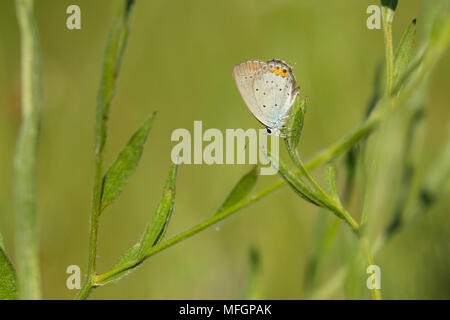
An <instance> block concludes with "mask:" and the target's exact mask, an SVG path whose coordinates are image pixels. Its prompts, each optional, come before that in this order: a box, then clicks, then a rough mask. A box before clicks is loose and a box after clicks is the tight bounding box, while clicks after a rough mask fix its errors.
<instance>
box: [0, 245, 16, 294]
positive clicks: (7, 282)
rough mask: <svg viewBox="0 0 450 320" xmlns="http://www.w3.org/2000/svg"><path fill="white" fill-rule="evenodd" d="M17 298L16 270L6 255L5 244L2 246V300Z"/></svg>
mask: <svg viewBox="0 0 450 320" xmlns="http://www.w3.org/2000/svg"><path fill="white" fill-rule="evenodd" d="M16 298H17V282H16V272H15V271H14V268H13V266H12V264H11V262H10V261H9V259H8V257H7V256H6V253H5V251H4V250H3V246H1V247H0V300H15V299H16Z"/></svg>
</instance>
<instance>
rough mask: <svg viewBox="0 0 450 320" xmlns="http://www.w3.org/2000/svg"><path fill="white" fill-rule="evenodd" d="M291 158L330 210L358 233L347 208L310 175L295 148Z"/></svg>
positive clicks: (355, 223) (356, 225)
mask: <svg viewBox="0 0 450 320" xmlns="http://www.w3.org/2000/svg"><path fill="white" fill-rule="evenodd" d="M292 160H294V162H295V164H296V166H297V167H298V168H299V169H300V173H301V174H302V175H304V176H305V177H306V178H307V179H308V181H309V182H311V184H312V185H313V187H314V188H315V189H316V190H317V191H318V192H320V194H322V196H323V197H324V198H325V199H326V201H327V202H328V205H329V207H330V209H331V210H332V211H334V212H335V213H336V214H337V215H338V216H339V217H340V218H342V219H343V220H344V221H345V222H346V223H347V224H348V225H349V226H350V227H351V228H352V230H353V232H355V234H356V235H359V225H358V223H357V222H356V221H355V219H353V217H352V216H351V215H350V213H348V212H347V210H346V209H345V208H344V207H343V206H342V205H341V204H340V203H338V202H337V201H335V199H333V198H332V197H330V195H329V194H328V192H326V191H325V190H324V189H323V188H322V187H321V186H320V185H319V184H318V183H317V182H316V180H315V179H314V178H313V177H312V176H311V174H310V173H309V171H308V170H307V169H306V168H305V166H304V165H303V162H302V161H301V159H300V155H299V154H298V151H297V150H296V151H295V152H294V154H293V155H292Z"/></svg>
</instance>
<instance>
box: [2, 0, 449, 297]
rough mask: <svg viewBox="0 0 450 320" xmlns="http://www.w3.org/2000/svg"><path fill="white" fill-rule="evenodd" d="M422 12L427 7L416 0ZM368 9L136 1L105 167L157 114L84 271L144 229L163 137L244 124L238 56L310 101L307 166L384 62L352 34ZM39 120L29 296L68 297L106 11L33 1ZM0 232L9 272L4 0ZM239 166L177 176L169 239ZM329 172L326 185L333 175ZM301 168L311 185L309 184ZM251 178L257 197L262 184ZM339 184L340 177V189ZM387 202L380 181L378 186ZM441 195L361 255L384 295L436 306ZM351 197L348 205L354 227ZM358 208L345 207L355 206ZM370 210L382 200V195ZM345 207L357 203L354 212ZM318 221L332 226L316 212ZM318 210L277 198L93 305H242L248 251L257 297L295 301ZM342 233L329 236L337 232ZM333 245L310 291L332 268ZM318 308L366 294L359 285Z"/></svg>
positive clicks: (222, 190)
mask: <svg viewBox="0 0 450 320" xmlns="http://www.w3.org/2000/svg"><path fill="white" fill-rule="evenodd" d="M423 2H433V1H423ZM70 4H77V5H79V6H80V7H81V15H82V29H81V30H74V31H70V30H68V29H67V28H66V25H65V21H66V18H67V14H66V13H65V11H66V8H67V6H68V5H70ZM370 4H378V1H374V0H373V1H365V0H351V1H331V0H324V1H316V0H303V1H288V0H263V1H261V0H246V1H241V0H229V1H208V0H189V1H187V0H184V1H179V0H177V1H164V0H152V1H144V0H138V1H137V3H136V10H135V17H134V20H133V22H132V29H131V33H130V37H129V41H128V46H127V49H126V53H125V56H124V60H123V65H122V69H121V73H120V77H119V83H118V89H117V92H116V97H115V99H114V102H113V105H112V113H111V120H110V128H109V138H108V139H109V140H108V144H107V159H106V163H110V162H111V161H112V160H113V159H114V157H115V155H116V154H117V153H118V152H119V151H120V149H121V148H122V146H123V145H124V144H125V143H126V141H127V140H128V138H129V136H130V135H131V133H132V132H133V131H134V130H135V128H137V126H138V125H139V124H140V123H141V122H142V120H143V119H144V118H145V117H146V116H147V115H148V114H149V113H151V112H153V111H155V110H157V111H158V116H157V119H156V121H155V123H154V126H153V129H152V131H151V133H150V137H149V141H148V142H147V145H146V149H145V151H144V154H143V157H142V159H141V162H140V165H139V167H138V170H137V172H136V174H135V175H134V176H133V177H132V179H131V181H130V183H129V184H128V185H127V187H126V188H125V190H124V192H123V193H122V195H121V196H120V199H119V201H117V202H116V203H115V204H114V205H113V206H111V207H109V208H108V209H107V211H105V212H104V213H103V214H102V217H101V225H100V235H99V251H98V252H99V259H98V269H99V271H106V270H107V269H109V268H110V267H111V266H112V265H113V264H114V263H115V262H116V260H117V258H118V257H119V256H120V254H121V253H122V252H123V251H125V250H126V249H127V248H128V247H130V246H131V245H133V244H134V243H135V241H136V240H137V239H138V237H139V236H140V234H141V232H142V231H143V230H144V227H145V225H146V224H147V222H148V221H149V219H150V217H151V215H152V213H153V211H154V209H155V207H156V204H157V202H158V201H159V199H160V196H161V190H162V185H163V183H164V180H165V178H166V175H167V171H168V168H169V164H170V151H171V148H172V147H173V146H174V145H175V143H173V142H171V141H170V135H171V133H172V131H173V130H174V129H176V128H187V129H189V130H192V129H193V121H194V120H202V121H203V127H204V128H218V129H221V130H225V129H226V128H251V127H259V124H258V123H257V121H256V120H255V119H254V118H253V117H252V116H251V114H250V113H249V112H248V110H247V108H246V107H245V105H244V103H243V101H242V99H241V98H240V96H239V93H238V91H237V89H236V87H235V84H234V81H233V79H232V76H231V69H232V67H233V66H234V65H235V64H236V63H239V62H240V61H242V60H246V59H251V58H255V59H271V58H280V59H283V60H285V61H287V62H288V63H290V64H293V65H295V67H294V72H295V74H296V77H297V80H298V82H299V84H300V86H301V89H302V95H307V96H308V97H309V98H310V101H311V103H310V106H309V110H308V114H307V119H306V123H305V128H304V131H303V136H302V142H301V153H302V155H303V157H304V158H310V157H311V156H312V155H313V154H314V153H315V152H317V151H318V150H320V149H322V148H324V147H326V146H327V145H328V144H330V143H332V142H333V141H335V140H336V139H338V138H340V137H341V136H343V135H344V134H345V133H346V132H347V131H348V130H350V129H351V128H353V127H354V126H356V125H357V124H358V123H359V122H360V121H361V119H362V118H363V116H364V113H365V106H366V104H367V101H368V99H369V97H370V95H371V91H372V79H373V77H374V72H375V66H376V64H377V63H378V62H379V61H382V60H383V57H384V44H383V33H382V31H381V30H369V29H367V27H366V19H367V17H368V15H367V14H366V8H367V7H368V5H370ZM35 11H36V18H37V22H38V26H39V33H40V41H41V52H42V69H43V94H44V101H43V109H42V125H41V135H40V143H39V151H38V209H37V211H38V212H37V214H38V221H39V238H40V258H41V268H42V278H43V279H42V280H43V294H44V298H48V299H70V298H72V297H73V296H74V295H75V293H76V292H75V291H70V290H68V289H67V288H66V285H65V283H66V277H67V274H66V273H65V271H66V268H67V266H68V265H72V264H76V265H79V266H80V267H81V268H82V272H83V273H84V272H85V271H86V264H87V249H88V234H89V231H88V228H89V210H90V199H91V187H92V180H93V149H94V111H95V105H96V95H97V89H98V85H99V80H100V73H101V65H102V57H103V51H104V45H105V41H106V36H107V31H108V28H109V25H110V22H111V16H112V4H111V3H110V1H108V0H96V1H88V0H85V1H81V0H75V1H66V0H59V1H50V0H40V1H36V5H35ZM424 12H425V9H424V5H423V3H422V1H416V0H408V1H402V0H400V3H399V6H398V9H397V14H396V18H395V23H394V41H395V43H397V42H398V40H399V39H400V36H401V34H402V33H403V30H404V29H405V28H406V27H407V24H408V23H409V22H410V21H411V20H412V19H413V18H416V17H417V18H418V30H419V31H418V39H417V43H418V44H422V43H423V42H421V41H422V40H423V39H421V36H422V33H421V32H420V30H421V27H422V26H421V24H420V21H421V20H420V18H421V16H422V15H423V14H424ZM0 30H1V31H0V103H1V106H0V182H1V183H0V232H1V233H2V234H3V237H4V239H5V245H6V248H7V249H8V252H9V253H10V256H11V258H12V260H13V261H14V213H13V207H12V200H11V172H12V158H13V150H14V144H15V139H16V137H17V132H18V128H19V125H20V54H19V53H20V42H19V33H18V26H17V21H16V16H15V11H14V2H13V1H1V2H0ZM449 57H450V52H447V53H446V54H445V55H444V57H443V59H441V60H440V62H439V64H438V66H437V68H436V69H435V70H434V73H433V74H432V77H431V78H430V85H429V88H428V96H427V100H426V101H427V105H426V118H425V132H424V142H425V143H424V147H423V151H422V153H421V155H420V157H421V163H422V164H423V167H427V166H428V165H429V164H430V160H431V159H432V158H433V157H434V156H435V154H436V153H437V152H438V150H439V149H440V147H441V146H442V144H443V142H444V140H445V139H446V135H447V126H448V122H449V118H450V117H449V116H450V110H449V101H450V91H449V90H448V88H449V85H450V79H449V74H450V59H449ZM249 168H250V166H248V165H212V166H207V165H184V166H182V167H181V168H180V170H179V178H178V184H177V199H176V204H175V211H174V213H173V218H172V221H171V224H170V226H169V229H168V233H167V234H168V235H170V234H173V233H177V232H180V231H182V230H185V229H186V228H188V227H190V226H193V225H194V224H196V223H199V222H201V221H203V219H206V218H207V217H209V216H210V215H211V214H212V213H213V212H214V210H215V209H217V207H218V206H219V205H220V204H221V202H222V201H223V200H224V198H225V197H226V195H227V193H228V192H229V190H230V189H231V188H232V186H233V185H234V184H235V183H236V181H237V180H238V179H239V178H240V177H241V175H242V174H244V173H245V172H246V171H247V170H248V169H249ZM341 169H342V168H341V166H339V165H338V176H340V177H341V178H342V176H343V175H344V174H343V173H342V170H341ZM322 171H323V170H321V169H319V170H318V171H316V172H317V173H315V174H317V175H318V177H319V178H320V176H321V172H322ZM277 180H278V177H276V176H272V177H268V176H265V177H261V179H260V181H259V182H258V185H257V187H256V190H260V189H261V188H263V187H264V186H267V185H270V184H271V183H273V182H274V181H277ZM341 180H342V179H341ZM380 193H384V194H385V196H386V194H388V195H389V184H385V186H384V187H382V188H381V189H380ZM449 195H450V193H449V188H448V186H447V190H446V192H445V193H444V196H443V197H442V198H441V199H440V200H439V201H438V202H437V203H436V205H435V206H434V207H433V208H432V210H430V211H429V212H427V214H426V215H423V216H421V217H420V218H418V219H416V220H415V221H414V223H412V224H411V225H410V226H408V227H407V228H405V229H404V230H403V231H401V232H400V233H399V234H398V235H397V236H395V237H394V238H393V239H392V241H390V242H389V244H387V245H386V247H384V248H383V250H382V251H381V252H380V254H379V255H378V256H377V258H376V261H375V262H376V263H377V264H378V265H380V267H381V270H382V293H383V297H384V298H388V299H389V298H400V299H409V298H413V299H417V298H424V299H431V298H439V299H443V298H447V299H448V298H450V271H449V270H450V255H449V253H450V243H449V239H450V238H449V236H450V218H449V215H448V214H449V208H450V200H449ZM362 197H363V191H358V192H356V198H357V199H356V200H354V202H355V203H356V204H355V205H353V207H352V208H351V209H350V211H351V212H352V214H353V215H354V216H355V217H356V219H357V220H358V219H359V216H360V213H359V211H360V210H361V206H360V202H361V199H362ZM358 198H359V200H358ZM377 201H383V198H382V195H380V198H377ZM358 204H359V205H358ZM329 216H330V218H331V214H329ZM317 217H318V209H317V208H315V207H313V206H312V205H310V204H308V203H306V202H304V201H303V200H301V199H300V198H299V197H297V196H296V195H295V194H294V193H293V192H292V191H291V190H290V189H288V188H287V187H283V188H281V189H280V190H278V191H277V192H276V193H274V194H272V195H270V196H268V197H267V198H264V199H262V200H261V201H260V202H258V203H256V204H254V205H253V206H251V207H249V208H246V209H244V210H242V211H240V212H238V213H236V214H235V215H233V216H232V217H231V218H229V219H227V220H225V221H223V222H221V223H220V224H218V226H217V227H213V228H210V229H208V230H206V231H204V232H202V233H200V234H198V235H196V236H195V237H192V238H190V239H188V240H187V241H184V242H182V243H180V244H177V245H176V246H174V247H171V248H170V249H168V250H166V251H163V252H161V253H159V254H157V255H155V256H153V257H152V258H151V259H150V260H148V261H147V262H146V263H145V264H143V265H142V266H140V267H139V269H138V270H137V271H135V272H134V273H132V274H131V275H130V276H128V277H126V278H124V279H122V280H120V281H119V282H117V283H114V284H110V285H107V286H104V287H102V288H100V289H97V290H96V291H94V292H93V294H92V296H91V297H92V298H97V299H109V298H113V299H122V298H123V299H233V298H242V297H243V295H244V290H245V285H246V277H247V270H248V260H249V259H248V253H249V250H250V248H251V247H255V248H257V249H258V251H259V253H260V257H261V274H260V277H261V279H260V288H261V290H260V294H261V297H263V298H269V299H300V298H304V297H305V290H304V288H305V285H304V284H305V268H306V265H307V261H308V257H309V256H310V254H311V251H312V250H313V248H314V246H313V243H314V237H315V231H314V230H315V223H316V220H317ZM345 233H348V230H347V228H344V227H343V226H340V229H339V234H345ZM344 245H345V241H338V242H336V244H335V246H334V247H333V248H332V252H331V253H330V256H331V258H330V259H328V262H327V265H326V267H325V268H324V271H323V272H324V276H323V281H322V283H323V282H326V280H327V279H329V278H331V277H332V276H333V275H334V274H335V273H336V272H337V270H338V269H339V266H340V265H342V263H344V261H343V259H342V257H341V255H340V252H342V250H343V249H342V246H344ZM356 288H357V289H352V290H346V289H339V290H338V291H337V292H336V293H335V294H333V295H332V296H331V298H370V292H369V290H367V289H366V288H365V279H364V282H363V283H360V284H358V285H356Z"/></svg>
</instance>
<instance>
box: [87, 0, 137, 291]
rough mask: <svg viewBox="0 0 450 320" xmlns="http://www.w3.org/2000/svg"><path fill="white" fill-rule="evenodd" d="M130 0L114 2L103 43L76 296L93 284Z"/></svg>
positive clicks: (88, 289) (127, 28)
mask: <svg viewBox="0 0 450 320" xmlns="http://www.w3.org/2000/svg"><path fill="white" fill-rule="evenodd" d="M133 4H134V0H116V3H115V5H116V11H115V15H114V20H113V23H112V26H111V28H110V31H109V37H108V40H107V44H106V49H105V55H104V65H103V72H102V77H101V82H100V89H99V91H98V102H97V110H96V129H95V156H94V186H93V193H92V194H93V195H92V204H91V219H90V235H89V256H88V269H87V278H86V282H85V284H84V285H83V288H82V290H81V291H80V293H79V295H80V294H84V292H86V291H87V292H88V293H89V292H90V288H91V287H92V285H93V284H94V283H95V274H96V271H95V270H96V258H97V238H98V219H99V216H100V213H101V202H102V201H101V200H102V191H103V160H104V150H105V145H106V138H107V130H108V119H109V110H110V105H111V102H112V99H113V96H114V93H115V88H116V83H117V77H118V73H119V69H120V64H121V60H122V56H123V52H124V50H125V45H126V40H127V37H128V31H129V24H130V20H131V15H132V9H133Z"/></svg>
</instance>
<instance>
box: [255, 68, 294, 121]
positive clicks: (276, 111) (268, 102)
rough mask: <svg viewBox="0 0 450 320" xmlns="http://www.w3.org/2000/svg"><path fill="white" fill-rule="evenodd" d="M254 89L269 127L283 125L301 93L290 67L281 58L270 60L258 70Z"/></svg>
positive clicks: (257, 102) (258, 104)
mask: <svg viewBox="0 0 450 320" xmlns="http://www.w3.org/2000/svg"><path fill="white" fill-rule="evenodd" d="M253 91H254V93H255V99H256V104H257V106H258V108H259V109H260V112H261V114H262V115H263V118H264V120H265V122H266V123H267V126H268V127H271V128H272V127H281V126H282V125H284V123H285V120H284V118H285V117H286V116H287V114H288V112H289V110H290V108H291V107H292V105H293V103H294V101H295V97H296V96H297V94H298V93H299V88H297V87H296V80H295V77H294V74H293V72H292V69H291V67H289V66H288V65H287V64H286V63H285V62H283V61H281V60H270V61H268V62H267V63H265V64H264V65H263V66H261V68H260V69H259V70H258V71H257V72H256V74H255V76H254V84H253Z"/></svg>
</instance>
